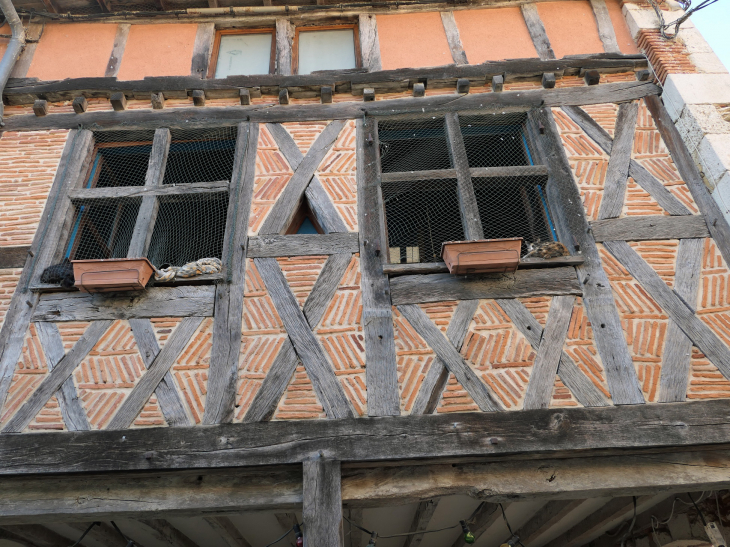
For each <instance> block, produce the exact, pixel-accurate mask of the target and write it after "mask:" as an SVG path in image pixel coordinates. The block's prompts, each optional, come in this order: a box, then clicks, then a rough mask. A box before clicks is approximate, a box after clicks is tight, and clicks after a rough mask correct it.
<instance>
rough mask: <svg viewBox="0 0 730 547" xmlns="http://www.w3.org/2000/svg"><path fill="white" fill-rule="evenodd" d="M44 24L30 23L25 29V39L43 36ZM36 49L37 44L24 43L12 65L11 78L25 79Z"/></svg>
mask: <svg viewBox="0 0 730 547" xmlns="http://www.w3.org/2000/svg"><path fill="white" fill-rule="evenodd" d="M44 27H45V23H30V24H28V26H27V27H26V29H25V37H26V39H27V38H33V39H40V37H41V36H42V35H43V28H44ZM37 47H38V42H26V43H25V47H24V48H23V51H22V52H21V53H20V55H19V56H18V59H17V60H16V61H15V64H14V65H13V69H12V70H11V71H10V77H11V78H25V76H26V75H27V74H28V69H29V68H30V64H31V63H32V62H33V57H34V56H35V50H36V48H37Z"/></svg>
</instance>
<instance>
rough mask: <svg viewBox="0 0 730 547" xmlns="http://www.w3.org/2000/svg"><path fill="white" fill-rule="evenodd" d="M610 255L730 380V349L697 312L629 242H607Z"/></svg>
mask: <svg viewBox="0 0 730 547" xmlns="http://www.w3.org/2000/svg"><path fill="white" fill-rule="evenodd" d="M604 245H605V246H606V248H607V249H608V250H609V251H610V253H611V254H612V255H613V256H615V257H616V259H618V261H619V262H620V263H621V264H622V265H623V266H624V268H626V269H627V270H628V272H629V273H630V274H631V275H632V276H634V278H635V279H636V280H637V281H638V282H639V283H641V286H642V287H643V288H644V290H646V292H648V293H649V295H650V296H651V297H652V298H653V299H654V300H656V303H657V304H659V305H660V306H661V307H662V308H663V309H664V311H666V312H667V314H668V315H669V317H670V318H672V319H674V321H675V322H676V323H677V325H678V326H679V328H681V329H682V331H684V333H685V334H686V335H687V337H688V338H689V339H690V340H692V342H693V343H694V345H695V346H697V347H698V348H699V349H700V350H701V351H702V353H704V354H705V356H706V357H707V358H708V359H709V360H710V361H712V364H714V365H715V366H716V367H717V368H718V370H719V371H720V372H721V373H722V374H723V376H725V377H726V378H730V349H728V347H727V346H726V345H725V344H724V343H723V342H722V341H721V340H720V338H718V336H717V335H716V334H715V333H714V332H713V331H712V329H710V327H708V326H707V325H705V323H703V322H702V320H701V319H700V318H699V317H697V316H696V315H695V313H694V310H693V309H691V308H690V307H689V306H688V305H687V303H686V302H684V301H683V300H682V298H680V297H679V296H678V295H677V293H675V292H674V291H672V289H670V288H669V287H667V285H666V283H664V281H662V279H661V278H660V277H659V275H658V274H657V273H656V272H655V271H654V269H653V268H652V267H651V266H649V265H648V264H647V263H646V262H645V261H644V259H643V258H641V257H640V256H639V255H638V254H637V252H636V251H634V250H633V249H632V248H631V247H630V246H629V244H628V243H626V242H623V241H607V242H606V243H604Z"/></svg>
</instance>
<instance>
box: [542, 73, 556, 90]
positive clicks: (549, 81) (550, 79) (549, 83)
mask: <svg viewBox="0 0 730 547" xmlns="http://www.w3.org/2000/svg"><path fill="white" fill-rule="evenodd" d="M542 87H544V88H545V89H552V88H554V87H555V73H554V72H545V73H544V74H543V75H542Z"/></svg>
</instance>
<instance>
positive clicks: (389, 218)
mask: <svg viewBox="0 0 730 547" xmlns="http://www.w3.org/2000/svg"><path fill="white" fill-rule="evenodd" d="M458 120H459V124H458V128H459V132H460V137H461V138H460V139H459V138H458V135H457V136H456V138H455V139H454V142H451V143H450V142H449V136H448V130H447V125H446V121H445V118H444V116H443V115H440V116H428V117H423V116H422V115H421V116H420V117H416V116H409V117H400V118H397V119H386V120H379V121H378V138H379V143H380V158H381V159H380V161H381V171H382V173H383V176H382V182H381V188H382V195H383V203H384V208H385V219H386V230H387V237H388V247H389V254H388V259H389V261H390V262H391V263H416V262H438V261H440V260H441V244H442V243H443V242H445V241H462V240H464V239H465V235H464V227H463V226H464V222H463V221H464V219H462V217H461V213H460V207H459V194H458V185H457V171H461V172H463V171H464V170H466V169H468V170H469V174H470V178H471V183H472V186H473V188H474V194H475V196H476V201H477V206H478V209H479V217H480V220H481V224H482V229H483V232H484V238H485V239H498V238H508V237H522V238H524V239H523V248H522V254H525V253H526V252H527V246H528V244H529V243H538V242H547V241H553V240H554V239H555V234H554V231H553V229H552V222H551V219H550V214H549V209H548V204H547V201H546V198H545V193H544V187H545V184H546V183H547V176H546V175H545V174H544V172H543V173H536V172H535V169H534V168H533V165H534V163H533V156H532V154H531V151H530V148H529V145H528V141H527V139H526V134H525V123H526V120H527V114H526V113H525V112H517V113H506V114H503V113H499V114H484V113H479V114H471V113H469V114H462V115H459V117H458ZM459 140H461V141H462V142H463V149H461V152H460V153H459V149H460V147H461V146H462V145H461V144H460V143H459V142H458V141H459ZM452 150H453V151H454V153H452ZM459 158H466V162H465V165H457V162H458V161H463V159H461V160H459ZM414 171H415V172H416V173H414ZM424 171H438V172H436V173H426V172H424ZM399 175H402V176H399Z"/></svg>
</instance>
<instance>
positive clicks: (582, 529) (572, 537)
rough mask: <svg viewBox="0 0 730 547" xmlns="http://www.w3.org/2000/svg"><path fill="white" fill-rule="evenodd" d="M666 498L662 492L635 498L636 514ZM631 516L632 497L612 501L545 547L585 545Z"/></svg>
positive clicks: (632, 509)
mask: <svg viewBox="0 0 730 547" xmlns="http://www.w3.org/2000/svg"><path fill="white" fill-rule="evenodd" d="M667 497H669V493H667V492H664V493H660V494H653V495H646V496H641V497H638V498H636V513H637V514H638V513H643V512H644V511H646V510H647V509H650V508H651V507H653V506H655V505H656V504H657V503H659V502H661V501H663V500H665V499H666V498H667ZM633 515H634V500H633V498H632V497H623V498H616V499H613V500H611V501H609V502H608V503H607V504H606V505H604V506H603V507H601V508H600V509H599V510H598V511H596V512H594V513H593V514H591V515H588V516H587V517H586V518H584V519H583V520H582V521H581V522H580V523H578V524H577V525H576V526H574V527H573V528H571V529H570V530H568V531H567V532H565V533H564V534H562V535H560V536H559V537H557V538H555V539H554V540H552V541H551V542H549V543H547V544H546V547H578V546H579V545H586V544H587V543H588V542H590V541H592V540H594V539H596V538H597V537H598V536H600V535H602V534H603V533H605V532H606V531H608V530H612V529H614V528H616V526H618V525H619V524H621V523H622V522H625V521H627V520H631V518H632V517H633Z"/></svg>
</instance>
